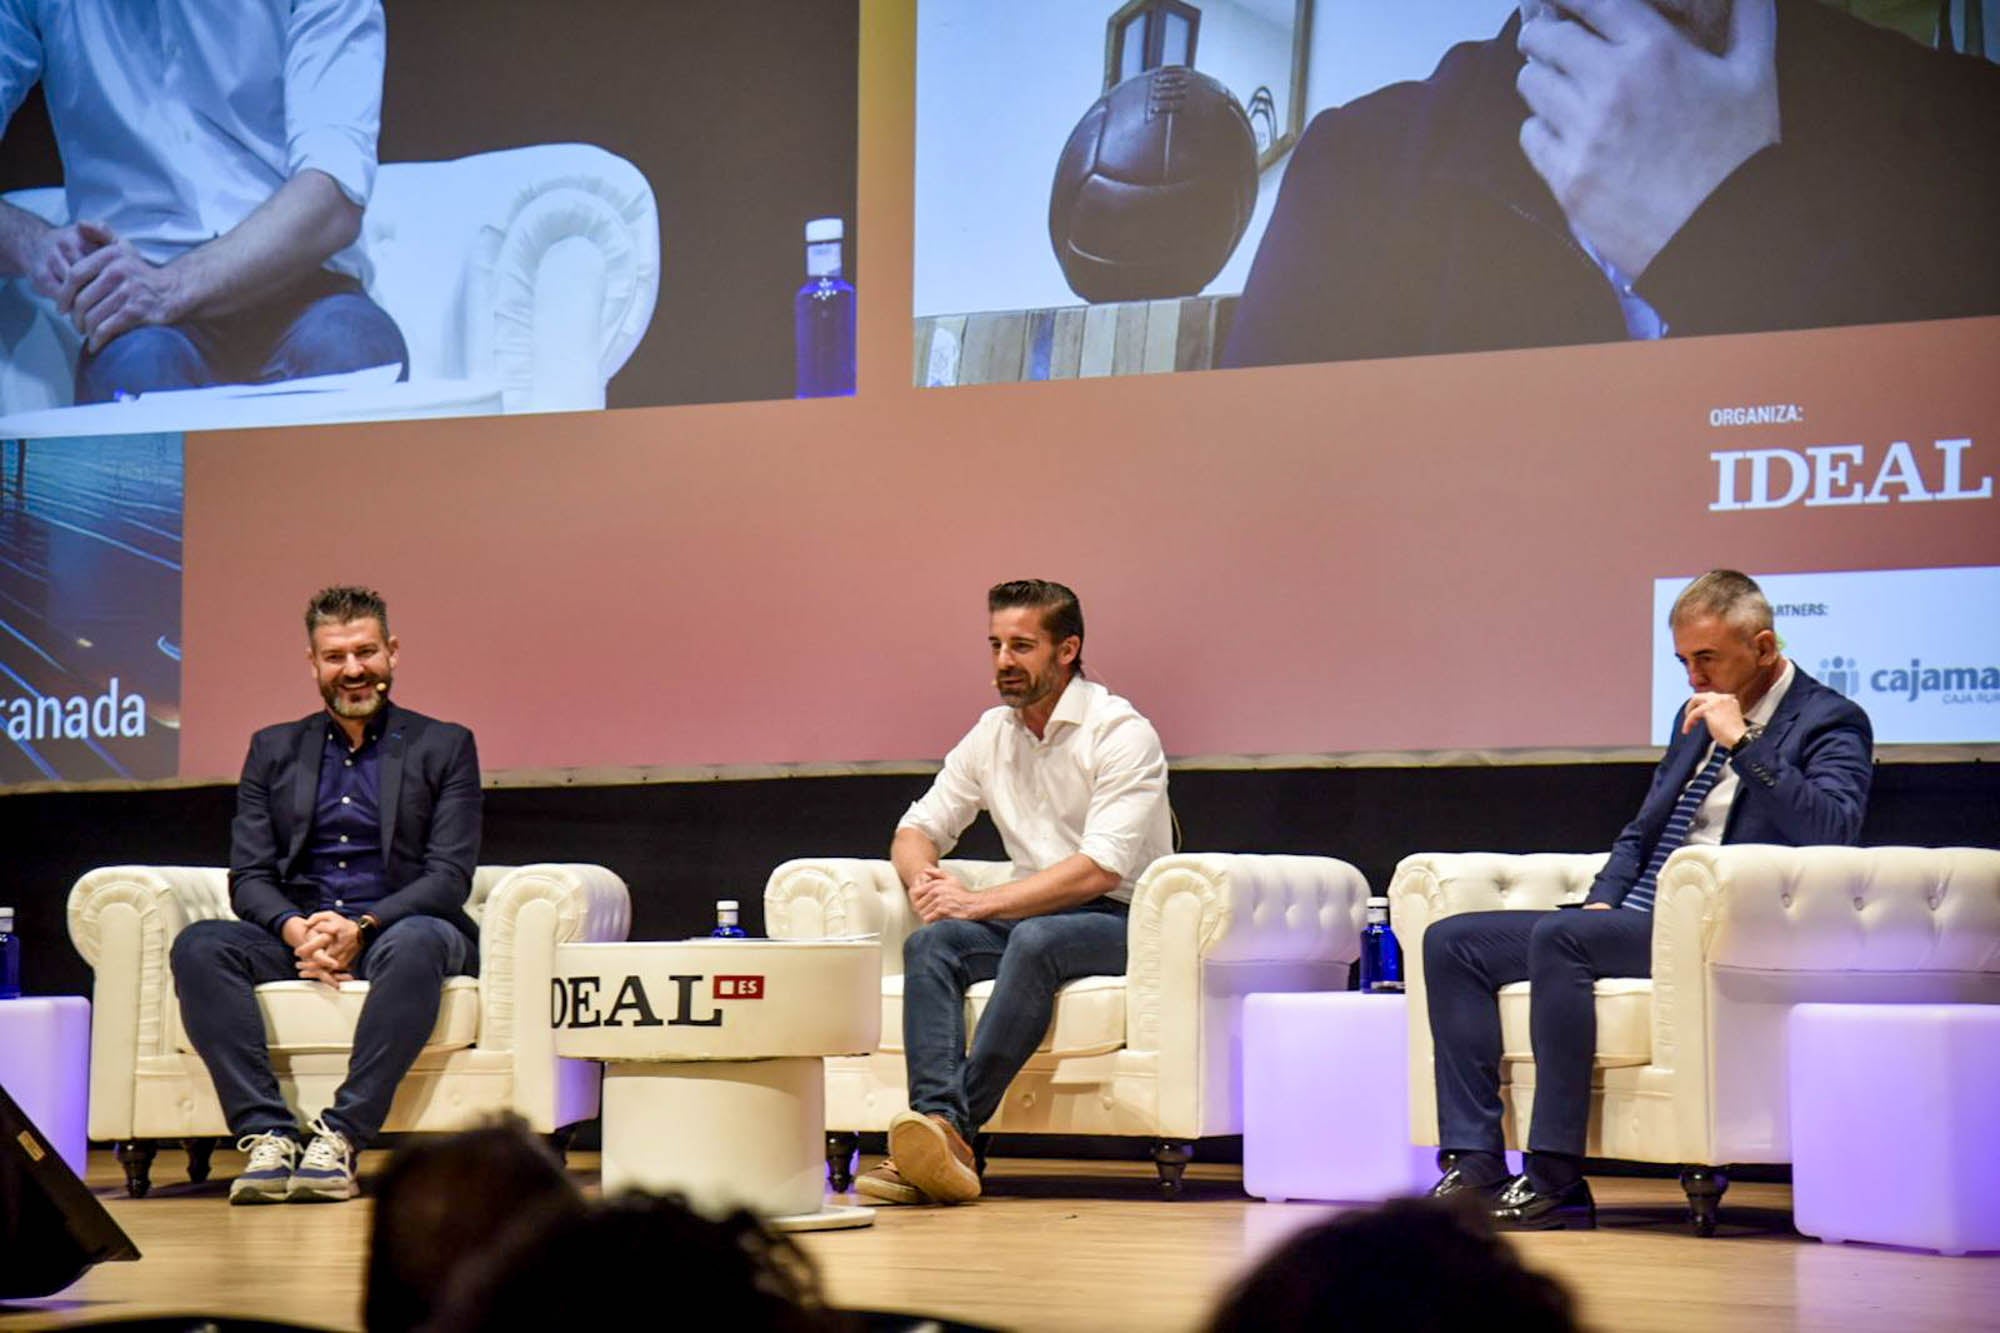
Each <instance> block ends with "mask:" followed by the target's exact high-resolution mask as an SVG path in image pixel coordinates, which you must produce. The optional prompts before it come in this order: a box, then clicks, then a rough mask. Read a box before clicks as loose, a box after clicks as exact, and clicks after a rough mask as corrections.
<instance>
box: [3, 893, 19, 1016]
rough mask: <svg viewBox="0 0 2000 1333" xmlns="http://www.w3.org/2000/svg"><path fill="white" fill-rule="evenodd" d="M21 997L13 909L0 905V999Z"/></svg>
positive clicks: (17, 944) (17, 939) (17, 943)
mask: <svg viewBox="0 0 2000 1333" xmlns="http://www.w3.org/2000/svg"><path fill="white" fill-rule="evenodd" d="M20 998H21V937H20V936H19V935H16V934H15V933H14V909H13V908H11V907H0V1000H18V999H20Z"/></svg>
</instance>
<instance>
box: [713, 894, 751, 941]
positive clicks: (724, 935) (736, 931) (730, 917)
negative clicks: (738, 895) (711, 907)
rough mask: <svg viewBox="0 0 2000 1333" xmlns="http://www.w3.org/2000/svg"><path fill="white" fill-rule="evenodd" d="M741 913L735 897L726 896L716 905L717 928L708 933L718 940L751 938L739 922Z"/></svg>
mask: <svg viewBox="0 0 2000 1333" xmlns="http://www.w3.org/2000/svg"><path fill="white" fill-rule="evenodd" d="M738 915H739V913H738V909H737V906H736V900H735V899H734V898H724V899H723V900H722V901H720V902H718V903H717V904H716V905H715V929H714V930H711V931H709V932H708V933H709V934H710V935H712V936H713V937H715V938H716V939H718V940H744V939H748V938H750V937H749V935H748V934H746V933H745V932H744V929H743V927H742V926H740V925H738V924H737V916H738Z"/></svg>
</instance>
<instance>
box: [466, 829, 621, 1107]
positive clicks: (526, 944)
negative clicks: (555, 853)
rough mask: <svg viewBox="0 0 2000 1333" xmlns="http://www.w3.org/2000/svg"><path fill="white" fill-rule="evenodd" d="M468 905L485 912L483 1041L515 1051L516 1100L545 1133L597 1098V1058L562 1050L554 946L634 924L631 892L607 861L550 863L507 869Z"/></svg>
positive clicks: (605, 937)
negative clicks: (555, 1017) (554, 1020)
mask: <svg viewBox="0 0 2000 1333" xmlns="http://www.w3.org/2000/svg"><path fill="white" fill-rule="evenodd" d="M482 887H484V886H483V885H482V884H480V883H478V882H475V884H474V887H473V900H472V902H471V904H469V905H468V910H474V911H476V914H477V916H478V918H479V1003H480V1019H479V1046H480V1049H481V1050H483V1051H500V1052H504V1053H509V1054H511V1055H512V1058H513V1063H514V1109H515V1110H516V1112H518V1113H519V1114H520V1115H521V1116H523V1117H524V1118H525V1119H526V1120H527V1121H528V1123H529V1125H530V1126H531V1127H532V1128H534V1129H536V1130H540V1131H543V1132H547V1131H549V1130H553V1129H557V1128H559V1127H560V1126H562V1125H564V1124H566V1123H569V1122H570V1121H571V1120H573V1119H576V1118H577V1112H578V1111H579V1110H581V1111H582V1114H583V1115H586V1116H587V1115H590V1114H594V1113H595V1111H596V1107H597V1086H596V1085H597V1079H598V1070H597V1066H596V1065H595V1064H594V1063H593V1062H591V1061H588V1060H566V1059H559V1058H558V1057H557V1055H556V1050H555V1030H554V1028H553V1027H552V1026H551V1015H550V1008H549V994H550V988H551V986H552V985H553V983H554V975H555V958H556V946H557V945H558V944H571V943H607V942H612V941H617V940H622V939H624V938H625V937H626V936H627V935H628V934H630V933H631V927H632V899H631V895H630V893H629V892H628V891H627V889H626V887H625V881H624V880H622V879H620V878H619V877H618V876H617V875H615V874H613V873H612V872H611V871H610V870H607V869H606V868H605V867H603V866H599V865H588V864H569V865H559V864H553V863H544V864H540V865H527V866H521V867H519V868H518V869H513V870H508V871H506V872H505V873H504V874H502V875H500V876H499V877H498V878H497V880H495V881H494V882H493V883H492V886H491V889H490V891H488V892H486V893H485V894H483V895H482V894H481V892H480V889H481V888H482Z"/></svg>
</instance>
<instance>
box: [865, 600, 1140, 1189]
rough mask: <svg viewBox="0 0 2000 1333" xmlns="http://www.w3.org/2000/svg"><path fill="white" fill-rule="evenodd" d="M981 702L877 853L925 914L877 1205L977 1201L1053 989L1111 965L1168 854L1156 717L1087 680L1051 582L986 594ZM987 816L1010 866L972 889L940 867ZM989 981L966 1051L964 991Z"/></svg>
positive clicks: (912, 941)
mask: <svg viewBox="0 0 2000 1333" xmlns="http://www.w3.org/2000/svg"><path fill="white" fill-rule="evenodd" d="M986 604H987V609H988V612H989V613H990V616H991V622H990V627H989V633H988V640H987V641H988V644H989V646H990V647H991V649H992V653H993V685H994V688H995V689H997V690H998V691H999V693H1000V699H1001V706H1000V707H998V708H992V709H988V710H987V711H986V712H985V713H984V714H983V715H982V716H981V717H980V719H979V722H978V724H977V725H975V726H974V727H973V729H972V730H971V731H970V732H969V733H967V734H966V737H965V739H963V740H961V741H960V742H959V743H958V744H957V745H955V746H953V747H952V750H951V753H950V754H948V755H946V756H945V761H944V769H943V771H942V772H940V773H939V774H938V776H937V780H936V781H935V782H934V783H932V784H931V789H930V790H929V791H928V792H926V793H925V794H924V796H923V797H922V798H921V799H920V800H918V801H917V802H915V803H914V804H913V805H911V806H910V808H909V811H908V812H907V813H906V814H905V815H904V816H903V818H902V821H901V823H899V824H898V825H897V827H896V837H895V841H894V843H893V844H892V846H891V848H890V852H889V855H890V859H891V860H892V861H893V862H894V863H895V866H896V873H897V874H898V875H900V876H901V877H902V881H903V886H904V888H905V889H907V890H908V892H909V895H910V904H911V906H912V907H914V908H915V909H916V912H917V915H918V916H920V917H922V918H923V920H924V922H925V924H924V925H923V926H922V927H920V928H919V929H917V930H916V931H914V932H912V933H911V935H910V936H909V938H908V939H907V940H906V941H905V942H904V945H903V1049H904V1054H905V1061H906V1063H907V1065H908V1069H909V1085H910V1086H909V1092H910V1096H909V1101H910V1109H909V1110H908V1111H905V1112H903V1113H901V1114H899V1115H898V1116H896V1118H895V1119H894V1120H892V1121H890V1123H889V1158H888V1160H886V1161H884V1162H883V1163H882V1164H881V1165H880V1166H878V1167H876V1168H875V1169H874V1170H872V1171H869V1172H867V1173H866V1174H864V1175H863V1176H862V1177H861V1178H860V1179H859V1180H858V1181H857V1182H856V1188H857V1189H858V1190H859V1191H860V1192H861V1193H862V1194H863V1195H865V1196H867V1197H869V1198H871V1199H873V1200H875V1201H877V1202H881V1203H963V1202H965V1201H967V1200H970V1199H975V1198H977V1197H978V1196H979V1189H980V1186H979V1174H978V1172H977V1170H976V1169H975V1168H974V1163H973V1153H972V1148H971V1146H970V1144H969V1142H968V1141H969V1140H970V1139H971V1137H972V1136H973V1135H974V1134H976V1133H977V1132H978V1131H979V1128H980V1126H982V1125H983V1124H985V1123H986V1121H987V1120H989V1119H990V1118H991V1117H992V1115H993V1113H994V1111H995V1110H997V1109H998V1108H999V1105H1000V1099H1001V1097H1002V1096H1003V1095H1004V1094H1005V1092H1006V1090H1007V1085H1008V1084H1009V1083H1010V1082H1012V1081H1013V1078H1014V1075H1015V1074H1016V1073H1018V1072H1019V1071H1020V1068H1021V1066H1022V1065H1024V1064H1026V1063H1027V1061H1028V1057H1029V1056H1031V1055H1033V1054H1034V1051H1035V1047H1036V1046H1037V1045H1038V1044H1039V1043H1040V1041H1041V1039H1042V1036H1043V1034H1044V1033H1045V1032H1047V1030H1048V1026H1049V1018H1050V1015H1051V1014H1052V1012H1053V1011H1054V1007H1055V995H1056V989H1057V987H1059V986H1061V985H1062V984H1063V983H1064V982H1066V981H1071V980H1074V979H1075V978H1077V977H1086V976H1102V975H1113V976H1116V975H1120V974H1122V973H1123V972H1124V971H1125V930H1126V912H1127V905H1128V904H1129V903H1130V902H1131V899H1132V885H1133V881H1134V880H1136V879H1137V878H1138V876H1139V874H1140V872H1141V871H1143V870H1144V869H1145V868H1146V866H1147V865H1148V864H1149V863H1151V862H1152V861H1153V860H1154V859H1155V858H1157V857H1160V856H1164V855H1166V854H1167V853H1168V852H1169V851H1170V850H1172V846H1173V821H1172V817H1171V815H1170V814H1169V812H1168V808H1167V761H1166V756H1165V754H1164V753H1163V752H1162V751H1161V749H1160V738H1159V735H1158V733H1157V732H1155V731H1154V730H1153V726H1152V724H1151V723H1150V722H1148V721H1146V719H1145V718H1143V717H1141V716H1140V715H1139V713H1138V711H1137V710H1135V709H1134V708H1133V707H1132V705H1131V704H1129V703H1127V702H1126V701H1125V700H1123V699H1121V698H1119V697H1118V696H1117V695H1115V694H1112V693H1111V692H1110V691H1109V690H1106V689H1105V688H1104V687H1103V686H1101V685H1098V684H1096V683H1094V682H1092V681H1088V680H1085V679H1084V678H1083V608H1082V607H1081V606H1080V605H1079V604H1078V602H1077V598H1076V594H1075V593H1073V592H1071V591H1070V590H1069V589H1068V588H1066V587H1064V586H1063V585H1062V584H1060V583H1050V582H1047V581H1045V580H1041V579H1026V580H1022V581H1019V582H1014V583H1002V584H999V585H997V586H995V587H994V588H992V589H991V590H990V591H989V592H988V593H987V597H986ZM981 809H984V810H985V811H986V812H987V813H988V814H989V815H991V816H992V818H993V823H994V826H995V827H996V828H997V829H998V830H999V833H1000V841H1001V844H1002V846H1004V847H1005V848H1006V849H1007V857H1008V860H1009V861H1011V862H1012V863H1013V869H1014V874H1015V876H1016V878H1015V879H1014V880H1013V881H1011V882H1010V883H1006V884H999V885H994V886H992V887H990V888H986V889H980V890H973V889H971V888H968V887H967V886H966V884H965V883H964V882H963V881H962V880H960V879H959V878H958V877H957V876H956V875H953V874H951V873H950V872H949V871H947V870H945V869H944V868H943V867H942V866H941V865H940V864H939V858H940V857H942V856H943V855H944V854H945V853H946V852H949V851H950V850H951V849H952V848H953V847H954V846H955V845H957V842H958V838H959V835H960V834H961V833H963V832H964V831H965V829H966V826H967V825H969V824H971V823H972V821H973V818H974V817H975V816H976V815H977V814H978V813H979V811H980V810H981ZM981 981H992V982H993V983H994V984H993V995H992V998H991V999H990V1000H988V1001H987V1004H986V1008H985V1011H984V1013H983V1014H982V1015H981V1017H980V1020H979V1030H978V1031H977V1032H976V1033H975V1034H974V1035H973V1041H972V1049H971V1050H970V1051H969V1052H968V1051H967V1050H966V1043H965V992H966V989H967V988H968V987H970V986H972V985H973V984H975V983H977V982H981Z"/></svg>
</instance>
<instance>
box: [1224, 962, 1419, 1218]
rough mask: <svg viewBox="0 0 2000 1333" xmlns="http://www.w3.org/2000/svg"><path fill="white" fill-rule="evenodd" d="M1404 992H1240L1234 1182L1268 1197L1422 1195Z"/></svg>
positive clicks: (1355, 1199)
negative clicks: (1239, 1115)
mask: <svg viewBox="0 0 2000 1333" xmlns="http://www.w3.org/2000/svg"><path fill="white" fill-rule="evenodd" d="M1405 1003H1406V1001H1405V999H1404V997H1403V996H1401V995H1364V994H1361V993H1360V992H1358V991H1333V992H1303V993H1299V994H1286V995H1252V996H1249V997H1248V998H1247V999H1245V1000H1244V1002H1243V1188H1244V1190H1245V1192H1247V1193H1250V1194H1254V1195H1256V1196H1258V1197H1259V1198H1264V1199H1270V1200H1272V1201H1274V1202H1276V1201H1282V1200H1285V1199H1324V1200H1334V1201H1338V1202H1341V1203H1374V1202H1376V1201H1378V1200H1381V1199H1386V1198H1390V1197H1392V1196H1394V1195H1398V1194H1415V1193H1420V1192H1422V1191H1423V1190H1425V1189H1426V1188H1428V1187H1429V1186H1430V1184H1431V1182H1432V1181H1433V1180H1434V1179H1435V1178H1436V1176H1437V1167H1436V1156H1437V1149H1436V1148H1433V1147H1415V1146H1412V1145H1411V1143H1410V1057H1409V1029H1408V1026H1407V1023H1408V1019H1407V1018H1406V1017H1405V1016H1404V1005H1405Z"/></svg>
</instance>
